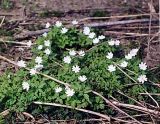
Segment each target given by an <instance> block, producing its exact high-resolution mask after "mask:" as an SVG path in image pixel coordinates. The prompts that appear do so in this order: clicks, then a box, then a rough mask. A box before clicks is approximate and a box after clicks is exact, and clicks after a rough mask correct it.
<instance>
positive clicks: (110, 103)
mask: <svg viewBox="0 0 160 124" xmlns="http://www.w3.org/2000/svg"><path fill="white" fill-rule="evenodd" d="M92 93H93V94H95V95H97V96H99V97H101V98H102V99H103V100H104V101H105V102H106V103H107V104H109V105H111V106H112V107H113V108H115V109H116V110H118V111H119V112H121V113H123V114H125V115H127V116H128V117H129V118H131V119H133V120H134V121H136V122H137V123H139V124H142V123H141V122H139V121H138V120H137V119H135V118H133V117H132V116H130V115H129V114H127V113H126V112H124V111H123V110H121V109H119V108H118V107H117V106H115V105H114V104H113V103H112V102H110V101H109V100H108V99H106V98H105V97H103V96H102V95H101V94H99V93H97V92H95V91H92Z"/></svg>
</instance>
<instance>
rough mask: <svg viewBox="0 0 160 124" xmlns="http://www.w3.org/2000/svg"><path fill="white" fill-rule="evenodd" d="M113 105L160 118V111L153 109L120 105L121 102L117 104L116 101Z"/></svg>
mask: <svg viewBox="0 0 160 124" xmlns="http://www.w3.org/2000/svg"><path fill="white" fill-rule="evenodd" d="M112 103H113V104H114V105H116V106H120V107H125V108H129V109H133V110H136V111H140V112H144V113H147V114H152V115H154V116H157V117H158V116H160V111H157V110H151V109H148V108H144V107H140V106H135V105H130V104H124V103H120V102H116V101H113V102H112Z"/></svg>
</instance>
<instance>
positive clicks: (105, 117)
mask: <svg viewBox="0 0 160 124" xmlns="http://www.w3.org/2000/svg"><path fill="white" fill-rule="evenodd" d="M33 103H34V104H37V105H50V106H56V107H64V108H70V109H75V110H78V111H81V112H85V113H89V114H93V115H97V116H99V117H101V118H104V119H107V120H108V121H110V117H109V116H107V115H104V114H101V113H98V112H94V111H91V110H86V109H80V108H73V107H72V106H68V105H62V104H57V103H45V102H33Z"/></svg>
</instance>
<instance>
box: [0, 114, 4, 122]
mask: <svg viewBox="0 0 160 124" xmlns="http://www.w3.org/2000/svg"><path fill="white" fill-rule="evenodd" d="M0 124H4V118H3V117H2V116H0Z"/></svg>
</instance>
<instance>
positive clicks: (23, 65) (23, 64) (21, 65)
mask: <svg viewBox="0 0 160 124" xmlns="http://www.w3.org/2000/svg"><path fill="white" fill-rule="evenodd" d="M17 65H18V66H19V67H26V63H25V61H23V60H20V61H18V62H17Z"/></svg>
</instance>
